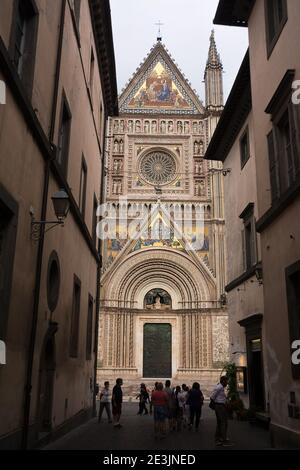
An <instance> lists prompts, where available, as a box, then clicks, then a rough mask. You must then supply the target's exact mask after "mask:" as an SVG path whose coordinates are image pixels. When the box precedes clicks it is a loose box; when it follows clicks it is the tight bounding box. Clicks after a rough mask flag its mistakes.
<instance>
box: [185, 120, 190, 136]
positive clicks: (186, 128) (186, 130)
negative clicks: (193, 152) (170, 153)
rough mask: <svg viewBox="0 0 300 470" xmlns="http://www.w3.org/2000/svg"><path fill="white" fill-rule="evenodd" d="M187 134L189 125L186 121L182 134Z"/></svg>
mask: <svg viewBox="0 0 300 470" xmlns="http://www.w3.org/2000/svg"><path fill="white" fill-rule="evenodd" d="M189 132H190V124H189V122H187V121H186V122H185V123H184V133H185V134H188V133H189Z"/></svg>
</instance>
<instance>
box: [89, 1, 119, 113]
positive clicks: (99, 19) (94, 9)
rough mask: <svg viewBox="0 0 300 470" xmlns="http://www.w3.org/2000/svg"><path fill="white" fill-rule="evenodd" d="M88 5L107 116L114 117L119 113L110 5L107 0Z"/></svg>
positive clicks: (91, 2) (90, 2)
mask: <svg viewBox="0 0 300 470" xmlns="http://www.w3.org/2000/svg"><path fill="white" fill-rule="evenodd" d="M89 5H90V12H91V19H92V24H93V31H94V37H95V43H96V48H97V58H98V63H99V68H100V72H101V84H102V90H103V97H104V101H105V105H106V109H107V114H108V115H110V116H116V115H118V113H119V109H118V89H117V77H116V63H115V52H114V41H113V33H112V21H111V11H110V3H109V0H89Z"/></svg>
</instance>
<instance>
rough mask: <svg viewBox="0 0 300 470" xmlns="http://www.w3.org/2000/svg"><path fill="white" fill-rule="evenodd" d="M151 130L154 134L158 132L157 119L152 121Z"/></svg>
mask: <svg viewBox="0 0 300 470" xmlns="http://www.w3.org/2000/svg"><path fill="white" fill-rule="evenodd" d="M151 131H152V133H153V134H155V133H156V132H157V122H156V121H152V124H151Z"/></svg>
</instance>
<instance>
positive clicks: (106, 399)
mask: <svg viewBox="0 0 300 470" xmlns="http://www.w3.org/2000/svg"><path fill="white" fill-rule="evenodd" d="M110 400H111V393H110V390H109V382H104V388H103V389H102V390H101V393H100V409H99V417H98V423H100V421H101V417H102V413H103V410H104V408H105V410H106V414H107V418H108V422H109V423H111V422H112V419H111V412H110Z"/></svg>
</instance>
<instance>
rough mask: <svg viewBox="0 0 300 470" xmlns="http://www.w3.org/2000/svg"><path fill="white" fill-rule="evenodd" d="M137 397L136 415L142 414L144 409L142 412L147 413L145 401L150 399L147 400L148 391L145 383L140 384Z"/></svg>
mask: <svg viewBox="0 0 300 470" xmlns="http://www.w3.org/2000/svg"><path fill="white" fill-rule="evenodd" d="M137 398H139V399H140V403H139V412H138V415H142V414H143V411H144V414H145V415H147V414H148V408H147V402H148V401H150V400H149V393H148V392H147V388H146V385H145V384H141V389H140V393H139V394H138V396H137Z"/></svg>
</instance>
